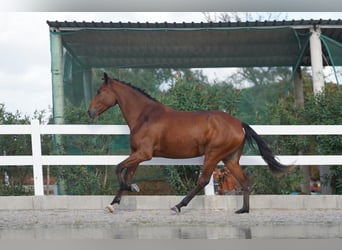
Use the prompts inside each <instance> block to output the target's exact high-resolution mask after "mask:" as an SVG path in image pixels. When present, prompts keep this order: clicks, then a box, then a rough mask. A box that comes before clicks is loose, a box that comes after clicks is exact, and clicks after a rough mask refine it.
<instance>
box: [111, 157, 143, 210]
mask: <svg viewBox="0 0 342 250" xmlns="http://www.w3.org/2000/svg"><path fill="white" fill-rule="evenodd" d="M138 156H139V155H137V154H132V155H131V156H130V157H128V158H127V159H126V160H124V161H123V162H121V163H119V164H118V166H117V167H116V175H117V179H118V182H119V190H118V192H117V194H116V195H115V197H114V199H113V201H112V202H111V203H110V205H108V206H107V207H106V210H108V211H109V212H111V213H112V212H114V207H113V205H114V204H120V201H121V197H122V194H123V191H132V192H139V191H140V188H139V187H138V185H137V184H129V183H130V182H131V180H132V178H133V176H134V174H135V172H136V170H137V168H138V165H139V163H140V162H142V161H144V160H141V158H139V157H138ZM125 169H126V172H125V174H124V176H123V171H124V170H125Z"/></svg>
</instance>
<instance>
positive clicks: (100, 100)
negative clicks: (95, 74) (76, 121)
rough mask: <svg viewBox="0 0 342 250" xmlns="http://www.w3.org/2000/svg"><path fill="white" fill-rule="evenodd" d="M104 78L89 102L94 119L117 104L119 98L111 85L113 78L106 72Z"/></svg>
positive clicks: (90, 113) (89, 112) (89, 109)
mask: <svg viewBox="0 0 342 250" xmlns="http://www.w3.org/2000/svg"><path fill="white" fill-rule="evenodd" d="M102 80H103V83H102V84H101V85H100V87H99V88H98V90H97V93H96V95H95V96H94V97H93V98H92V99H91V101H90V104H89V108H88V115H89V117H90V118H92V119H94V118H96V117H98V116H99V115H100V114H102V113H103V112H105V111H106V110H107V109H109V108H111V107H113V106H114V105H116V104H117V98H116V96H115V93H114V92H113V90H112V87H111V79H110V78H109V77H108V75H107V74H106V73H104V75H103V79H102Z"/></svg>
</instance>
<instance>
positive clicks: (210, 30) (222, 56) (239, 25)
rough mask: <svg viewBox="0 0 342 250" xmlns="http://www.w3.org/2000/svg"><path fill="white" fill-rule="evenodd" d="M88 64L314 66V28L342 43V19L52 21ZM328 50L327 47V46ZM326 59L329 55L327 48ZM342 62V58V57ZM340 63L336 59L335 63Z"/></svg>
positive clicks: (77, 56) (55, 30)
mask: <svg viewBox="0 0 342 250" xmlns="http://www.w3.org/2000/svg"><path fill="white" fill-rule="evenodd" d="M47 23H48V25H49V27H50V31H51V34H59V35H61V37H62V44H63V46H64V47H65V48H66V49H67V51H68V52H69V53H70V54H71V55H72V56H73V58H74V59H75V60H77V61H78V62H79V64H81V66H82V67H85V68H103V67H115V68H119V67H121V68H135V67H137V68H149V67H152V68H163V67H164V68H205V67H259V66H295V65H296V63H297V62H298V63H300V65H301V66H310V49H309V46H306V45H307V44H308V41H309V40H308V39H309V35H310V28H316V27H320V28H321V32H322V34H323V35H325V36H327V37H329V38H332V39H333V40H335V41H337V42H338V43H342V21H341V20H340V19H339V20H300V21H295V20H292V21H265V22H259V21H255V22H228V23H222V22H219V23H121V22H120V23H112V22H109V23H105V22H67V21H65V22H59V21H47ZM323 48H324V47H323ZM323 55H324V57H325V58H324V60H323V61H324V63H325V64H329V65H330V59H329V56H328V53H327V51H326V50H325V48H324V49H323ZM341 61H342V60H341ZM335 64H336V62H335Z"/></svg>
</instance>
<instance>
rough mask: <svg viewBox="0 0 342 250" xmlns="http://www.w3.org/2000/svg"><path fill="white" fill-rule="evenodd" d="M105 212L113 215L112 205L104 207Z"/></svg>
mask: <svg viewBox="0 0 342 250" xmlns="http://www.w3.org/2000/svg"><path fill="white" fill-rule="evenodd" d="M105 211H106V212H109V213H114V207H113V206H112V205H108V206H106V207H105Z"/></svg>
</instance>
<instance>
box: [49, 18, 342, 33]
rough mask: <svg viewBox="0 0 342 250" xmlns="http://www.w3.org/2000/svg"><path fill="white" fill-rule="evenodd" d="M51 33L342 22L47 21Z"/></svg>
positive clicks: (340, 23) (333, 23)
mask: <svg viewBox="0 0 342 250" xmlns="http://www.w3.org/2000/svg"><path fill="white" fill-rule="evenodd" d="M47 24H48V25H49V27H50V29H51V30H52V31H77V30H132V31H134V30H136V31H148V30H155V31H158V30H160V31H165V30H170V31H171V30H175V31H176V30H180V31H197V30H227V29H229V30H234V29H275V28H292V29H307V28H310V27H312V26H320V27H321V28H342V20H341V19H338V20H331V19H329V20H322V19H320V20H313V19H311V20H303V19H302V20H283V21H276V20H274V21H253V22H215V23H214V22H208V23H206V22H199V23H195V22H191V23H185V22H183V23H176V22H174V23H168V22H163V23H158V22H157V23H149V22H145V23H140V22H136V23H132V22H125V23H123V22H115V23H114V22H94V21H93V22H85V21H83V22H77V21H72V22H69V21H63V22H60V21H47Z"/></svg>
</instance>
